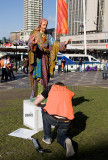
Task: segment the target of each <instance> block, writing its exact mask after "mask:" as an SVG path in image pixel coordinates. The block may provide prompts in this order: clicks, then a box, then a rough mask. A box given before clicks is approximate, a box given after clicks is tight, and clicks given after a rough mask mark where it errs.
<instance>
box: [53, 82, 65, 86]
mask: <svg viewBox="0 0 108 160" xmlns="http://www.w3.org/2000/svg"><path fill="white" fill-rule="evenodd" d="M55 85H59V86H65V85H64V84H63V83H62V82H57V83H55Z"/></svg>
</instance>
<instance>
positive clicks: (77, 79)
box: [0, 71, 108, 90]
mask: <svg viewBox="0 0 108 160" xmlns="http://www.w3.org/2000/svg"><path fill="white" fill-rule="evenodd" d="M15 77H16V79H15V80H12V81H7V82H3V83H0V90H1V89H3V90H5V89H14V88H16V89H21V88H30V82H29V75H27V74H25V73H23V72H17V73H15ZM58 81H61V82H63V83H64V84H65V85H67V86H99V87H106V88H108V79H107V80H103V79H102V72H101V71H89V72H82V73H80V72H66V73H63V72H61V73H58V72H55V76H54V78H52V79H51V80H50V82H49V85H50V84H54V83H56V82H58Z"/></svg>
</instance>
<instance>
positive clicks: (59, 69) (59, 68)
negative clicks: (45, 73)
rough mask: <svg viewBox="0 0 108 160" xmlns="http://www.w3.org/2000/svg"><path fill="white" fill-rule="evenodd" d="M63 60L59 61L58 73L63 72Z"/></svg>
mask: <svg viewBox="0 0 108 160" xmlns="http://www.w3.org/2000/svg"><path fill="white" fill-rule="evenodd" d="M61 67H62V60H61V58H60V59H59V60H58V73H59V72H61Z"/></svg>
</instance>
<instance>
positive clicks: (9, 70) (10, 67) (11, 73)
mask: <svg viewBox="0 0 108 160" xmlns="http://www.w3.org/2000/svg"><path fill="white" fill-rule="evenodd" d="M13 64H14V63H13V60H12V59H10V63H9V64H8V74H9V77H10V79H11V78H13V79H15V76H14V73H13Z"/></svg>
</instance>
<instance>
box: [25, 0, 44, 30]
mask: <svg viewBox="0 0 108 160" xmlns="http://www.w3.org/2000/svg"><path fill="white" fill-rule="evenodd" d="M42 14H43V0H24V30H27V31H32V30H33V29H35V28H36V27H37V26H38V24H39V20H40V19H41V18H42Z"/></svg>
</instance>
